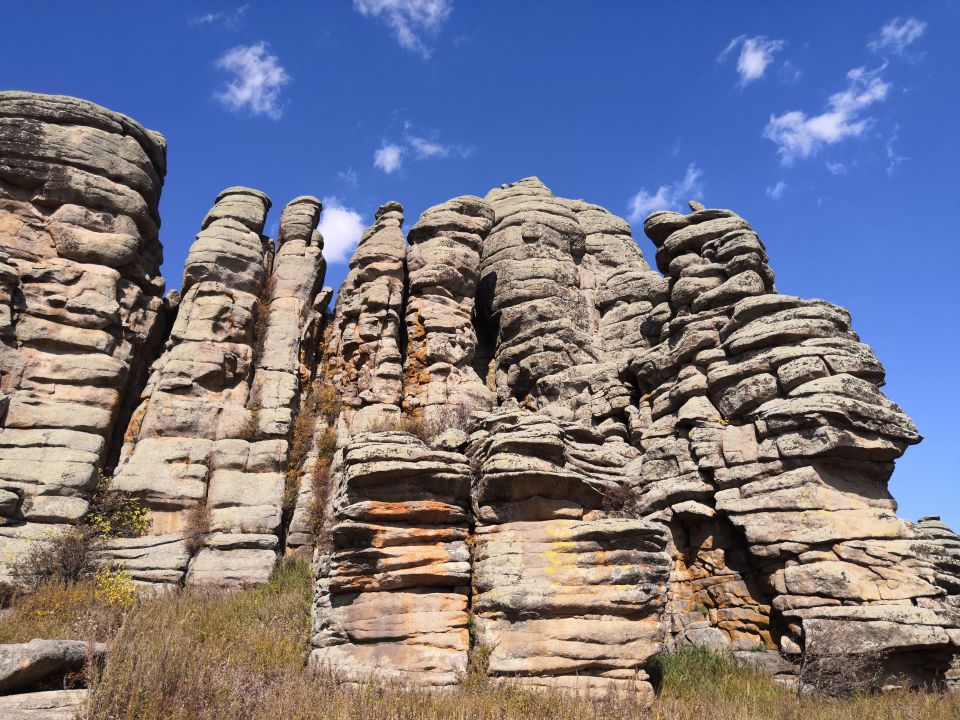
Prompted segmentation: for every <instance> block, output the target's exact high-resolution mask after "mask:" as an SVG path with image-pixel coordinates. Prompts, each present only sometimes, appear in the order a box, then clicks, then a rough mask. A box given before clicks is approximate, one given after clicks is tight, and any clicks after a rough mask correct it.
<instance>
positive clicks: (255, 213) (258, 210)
mask: <svg viewBox="0 0 960 720" xmlns="http://www.w3.org/2000/svg"><path fill="white" fill-rule="evenodd" d="M271 205H272V203H271V202H270V198H269V197H267V195H266V194H265V193H262V192H260V191H259V190H254V189H253V188H247V187H240V186H235V187H229V188H227V189H226V190H222V191H221V192H220V194H219V195H217V200H216V202H215V203H214V205H213V207H212V208H211V209H210V212H208V213H207V216H206V217H205V218H204V219H203V222H202V223H201V225H200V227H201V228H202V229H204V230H206V229H207V228H208V227H209V226H210V225H211V224H212V223H214V222H216V221H218V220H226V219H230V220H236V221H237V222H239V223H241V224H243V225H245V226H246V227H247V228H249V229H250V230H253V231H254V232H255V233H257V234H258V235H259V234H261V233H262V232H263V224H264V222H265V221H266V219H267V211H268V210H269V209H270V206H271Z"/></svg>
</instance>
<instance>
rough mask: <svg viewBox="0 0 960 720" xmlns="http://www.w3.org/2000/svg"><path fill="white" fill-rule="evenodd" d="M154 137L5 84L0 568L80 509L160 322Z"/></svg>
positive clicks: (109, 116) (1, 108) (0, 204)
mask: <svg viewBox="0 0 960 720" xmlns="http://www.w3.org/2000/svg"><path fill="white" fill-rule="evenodd" d="M165 155H166V141H165V140H164V138H163V136H162V135H160V134H159V133H156V132H154V131H151V130H146V129H145V128H143V127H142V126H141V125H139V124H138V123H136V122H135V121H133V120H131V119H130V118H128V117H126V116H125V115H121V114H119V113H115V112H112V111H110V110H107V109H106V108H103V107H100V106H98V105H94V104H93V103H89V102H86V101H83V100H77V99H74V98H68V97H60V96H53V95H35V94H32V93H20V92H3V93H0V547H2V552H0V576H5V575H6V574H7V572H8V571H9V567H10V564H11V563H13V562H15V561H16V560H17V559H18V558H19V557H22V555H23V553H24V552H26V551H27V550H28V549H29V548H30V547H31V544H32V542H34V541H37V540H41V541H42V540H45V539H46V538H48V537H49V536H51V535H52V534H55V533H56V532H57V531H58V530H59V529H61V528H63V527H65V526H67V525H68V524H71V523H74V522H76V521H77V520H78V519H80V518H81V517H82V516H83V515H84V514H85V513H86V511H87V508H88V505H89V499H90V496H91V494H92V491H93V489H94V487H95V486H96V482H97V469H98V468H99V467H100V466H101V464H102V463H103V462H105V461H106V460H107V457H108V455H109V454H110V452H111V441H112V438H113V434H114V432H115V430H117V429H119V431H120V432H122V429H123V427H124V426H125V424H126V417H127V415H128V410H129V408H128V406H126V405H125V399H126V397H128V396H129V395H133V396H135V395H136V394H137V392H138V391H139V389H140V387H141V386H142V382H143V379H144V376H145V373H146V368H147V367H148V366H149V364H150V362H151V361H152V360H153V359H154V358H155V357H156V356H157V354H159V349H160V348H159V346H160V344H161V343H162V338H163V336H164V332H165V327H166V323H167V318H166V315H167V310H166V305H165V303H164V300H163V298H162V297H161V295H162V293H163V288H164V282H163V279H162V278H161V277H160V275H159V268H160V262H161V259H162V250H161V246H160V243H159V241H158V239H157V229H158V227H159V225H160V218H159V214H158V212H157V204H158V201H159V198H160V190H161V187H162V185H163V177H164V174H165V172H166V158H165Z"/></svg>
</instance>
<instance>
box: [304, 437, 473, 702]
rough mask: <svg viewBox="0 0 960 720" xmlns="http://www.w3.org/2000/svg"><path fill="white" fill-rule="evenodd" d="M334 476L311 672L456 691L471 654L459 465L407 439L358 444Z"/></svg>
mask: <svg viewBox="0 0 960 720" xmlns="http://www.w3.org/2000/svg"><path fill="white" fill-rule="evenodd" d="M335 472H336V475H335V481H334V486H333V492H332V500H331V510H330V517H331V521H332V522H331V525H330V527H329V539H328V540H327V541H326V542H325V543H324V544H322V545H321V546H319V547H318V550H317V563H316V565H317V591H316V596H315V607H314V618H313V639H312V641H313V645H314V648H315V649H314V650H313V653H312V655H311V661H312V663H313V664H314V665H315V666H317V667H319V668H322V669H324V670H326V671H329V672H331V673H334V674H335V675H337V676H338V677H339V678H340V679H342V680H345V681H350V682H358V681H364V680H369V679H379V680H387V681H398V682H401V683H411V684H419V685H427V686H437V687H439V686H449V685H453V684H455V683H456V682H457V681H458V679H460V678H461V677H462V676H463V674H464V673H465V671H466V667H467V651H468V647H469V636H468V631H467V625H468V619H469V616H468V612H467V608H468V604H469V584H470V554H469V551H468V549H467V537H468V535H469V527H468V508H469V497H470V471H469V467H468V465H467V461H466V458H465V457H464V456H463V455H462V454H461V453H458V452H451V451H444V450H434V449H432V448H430V447H428V446H426V445H425V444H424V443H423V442H422V441H420V440H418V439H417V438H415V437H413V436H412V435H410V434H409V433H399V432H375V433H361V434H358V435H356V436H355V437H354V438H353V439H352V440H351V441H350V442H349V443H348V444H347V445H346V446H345V447H344V448H343V449H342V450H341V451H340V452H339V453H338V458H337V463H336V464H335Z"/></svg>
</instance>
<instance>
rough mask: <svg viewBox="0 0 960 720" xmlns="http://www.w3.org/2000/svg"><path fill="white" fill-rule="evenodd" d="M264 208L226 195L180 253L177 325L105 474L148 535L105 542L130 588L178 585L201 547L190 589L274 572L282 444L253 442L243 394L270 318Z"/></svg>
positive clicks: (239, 193) (249, 407) (254, 429)
mask: <svg viewBox="0 0 960 720" xmlns="http://www.w3.org/2000/svg"><path fill="white" fill-rule="evenodd" d="M269 207H270V200H269V199H268V198H267V196H266V195H264V194H263V193H261V192H259V191H257V190H251V189H248V188H239V187H236V188H228V189H227V190H224V191H223V192H222V193H220V195H219V196H218V197H217V200H216V204H215V205H214V206H213V208H212V209H211V210H210V212H209V213H208V214H207V216H206V218H204V221H203V224H202V229H201V231H200V233H199V234H198V235H197V239H196V241H195V242H194V244H193V245H192V246H191V248H190V253H189V255H188V256H187V263H186V267H185V269H184V275H183V288H182V292H183V300H182V302H181V304H180V310H179V312H178V314H177V320H176V323H175V324H174V327H173V330H172V332H171V334H170V339H169V340H168V341H167V348H166V351H165V352H164V354H163V356H162V357H161V358H160V359H159V360H157V362H156V363H155V364H154V367H153V370H152V374H151V377H150V381H149V384H148V385H147V388H146V389H145V390H144V392H143V396H142V397H143V401H142V403H141V405H140V407H139V408H138V409H137V411H136V412H135V413H134V416H133V419H132V420H131V423H130V426H129V427H128V429H127V435H126V443H125V446H124V451H123V453H122V456H121V460H120V464H119V465H118V467H117V470H116V474H115V478H114V486H115V487H116V488H118V489H120V490H124V491H127V492H130V493H132V494H134V496H136V497H138V498H139V499H141V500H142V501H143V502H144V503H145V504H146V505H147V507H148V508H149V509H150V511H151V519H152V530H151V534H150V536H148V537H146V538H135V539H129V540H119V541H115V543H114V550H115V557H117V558H119V559H124V560H126V564H127V567H128V569H129V570H130V571H131V572H132V573H133V575H134V578H135V579H137V580H139V581H143V582H161V583H177V582H181V581H182V580H183V579H184V573H185V572H186V571H187V563H188V561H190V554H191V551H196V549H197V546H200V545H203V546H204V547H203V549H201V550H200V552H199V554H197V555H196V557H194V558H193V560H192V562H191V566H190V577H189V578H188V580H189V581H190V582H203V583H211V584H221V585H232V584H242V583H247V582H257V581H263V580H266V578H267V576H269V573H270V571H271V569H272V567H273V563H274V560H275V557H276V551H277V546H278V542H279V539H278V537H277V535H276V533H277V531H278V528H279V525H280V505H281V501H282V495H283V475H282V473H281V472H278V471H277V466H278V465H282V463H283V462H284V460H285V449H286V443H285V441H284V440H282V439H279V438H273V439H265V440H260V439H259V428H260V419H259V412H258V408H257V406H256V404H255V403H254V402H253V398H252V397H251V392H250V389H251V381H252V378H253V371H254V364H255V357H254V355H255V346H256V345H257V338H258V337H263V336H264V335H265V333H266V326H267V322H268V320H269V312H268V310H269V308H268V305H267V303H266V302H264V301H263V300H262V299H261V296H262V294H263V291H264V286H265V283H266V279H267V274H268V267H269V264H270V259H271V257H272V248H271V244H270V242H269V240H268V239H267V238H265V237H263V236H262V235H261V233H262V231H263V224H264V220H265V218H266V214H267V210H268V209H269ZM208 533H212V534H209V535H208ZM250 536H253V537H250ZM231 550H239V551H242V552H235V553H228V551H231Z"/></svg>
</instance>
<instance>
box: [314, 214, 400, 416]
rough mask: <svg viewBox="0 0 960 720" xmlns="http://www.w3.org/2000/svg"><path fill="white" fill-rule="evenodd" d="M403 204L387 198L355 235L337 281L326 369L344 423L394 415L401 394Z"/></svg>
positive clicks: (397, 409) (397, 410)
mask: <svg viewBox="0 0 960 720" xmlns="http://www.w3.org/2000/svg"><path fill="white" fill-rule="evenodd" d="M401 225H403V207H402V206H401V205H400V203H397V202H388V203H386V204H385V205H381V206H380V208H379V209H378V210H377V214H376V222H375V223H374V224H373V226H372V227H370V228H367V230H366V231H365V232H364V233H363V236H362V237H361V238H360V242H359V244H358V245H357V249H356V251H355V252H354V254H353V258H351V260H350V272H349V273H347V277H346V278H345V279H344V281H343V284H342V285H341V286H340V292H339V294H338V297H337V309H336V314H335V315H334V319H333V327H332V331H333V332H332V335H331V340H330V345H329V347H328V350H327V360H326V363H325V365H326V366H327V373H328V374H329V376H330V378H331V381H332V382H333V383H334V385H335V386H336V387H337V388H338V389H339V390H340V392H341V393H342V402H343V406H344V412H343V419H344V421H345V423H346V425H347V426H348V427H351V428H358V429H360V428H366V427H371V426H375V425H376V424H377V423H379V422H381V421H382V420H383V419H384V418H391V417H392V418H397V417H399V414H400V405H401V402H402V399H403V357H402V356H401V354H400V348H401V347H402V342H401V338H400V332H401V328H402V327H403V294H404V284H405V279H406V257H407V244H406V241H405V240H404V238H403V233H402V232H401V230H400V226H401Z"/></svg>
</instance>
